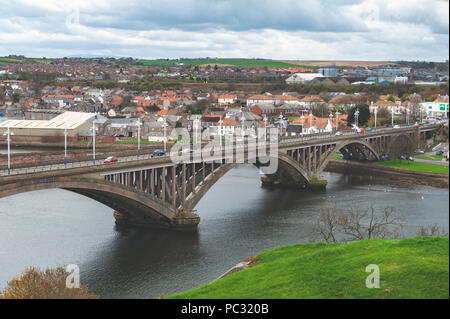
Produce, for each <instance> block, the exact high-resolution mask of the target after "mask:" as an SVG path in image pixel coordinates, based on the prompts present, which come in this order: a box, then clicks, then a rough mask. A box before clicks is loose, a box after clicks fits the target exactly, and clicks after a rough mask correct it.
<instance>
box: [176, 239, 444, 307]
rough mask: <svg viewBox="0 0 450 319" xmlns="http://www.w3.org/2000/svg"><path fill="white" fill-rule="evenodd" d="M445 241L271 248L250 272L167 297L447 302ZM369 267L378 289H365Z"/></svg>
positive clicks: (372, 242)
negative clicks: (376, 269)
mask: <svg viewBox="0 0 450 319" xmlns="http://www.w3.org/2000/svg"><path fill="white" fill-rule="evenodd" d="M448 251H449V241H448V237H416V238H408V239H399V240H382V239H375V240H364V241H358V242H352V243H348V244H340V243H333V244H325V243H308V244H300V245H294V246H288V247H281V248H274V249H270V250H267V251H264V252H262V253H260V254H259V255H257V256H256V259H257V263H256V264H255V265H253V266H251V267H250V268H248V269H245V270H242V271H239V272H236V273H234V274H231V275H229V276H227V277H225V278H222V279H220V280H217V281H214V282H212V283H210V284H207V285H204V286H201V287H199V288H196V289H193V290H190V291H187V292H184V293H179V294H175V295H172V296H169V297H168V298H180V299H181V298H182V299H200V298H205V299H237V298H241V299H263V298H264V299H266V298H274V299H287V298H295V299H303V298H315V299H316V298H394V299H395V298H446V299H448V298H449V292H448V286H449V254H448ZM370 264H376V265H378V267H379V269H380V288H379V289H377V288H373V289H368V288H367V287H366V285H365V281H366V278H367V276H368V275H369V273H366V271H365V269H366V267H367V266H368V265H370Z"/></svg>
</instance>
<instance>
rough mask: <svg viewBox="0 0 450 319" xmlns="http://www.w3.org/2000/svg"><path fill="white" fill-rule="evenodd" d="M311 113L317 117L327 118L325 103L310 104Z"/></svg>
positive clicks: (327, 111)
mask: <svg viewBox="0 0 450 319" xmlns="http://www.w3.org/2000/svg"><path fill="white" fill-rule="evenodd" d="M311 112H312V114H313V115H314V116H317V117H327V116H328V113H329V110H328V106H327V104H326V103H321V102H313V103H311Z"/></svg>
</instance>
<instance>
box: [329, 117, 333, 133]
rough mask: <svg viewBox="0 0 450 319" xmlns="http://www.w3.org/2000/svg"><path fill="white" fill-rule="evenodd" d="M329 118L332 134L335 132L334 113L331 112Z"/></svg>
mask: <svg viewBox="0 0 450 319" xmlns="http://www.w3.org/2000/svg"><path fill="white" fill-rule="evenodd" d="M329 118H330V128H331V130H330V136H331V135H332V134H333V113H331V112H330V115H329Z"/></svg>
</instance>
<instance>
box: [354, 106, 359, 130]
mask: <svg viewBox="0 0 450 319" xmlns="http://www.w3.org/2000/svg"><path fill="white" fill-rule="evenodd" d="M358 119H359V109H356V112H355V126H356V127H358Z"/></svg>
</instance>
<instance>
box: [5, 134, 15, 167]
mask: <svg viewBox="0 0 450 319" xmlns="http://www.w3.org/2000/svg"><path fill="white" fill-rule="evenodd" d="M3 135H4V136H7V141H8V175H9V174H10V173H11V135H14V133H13V132H11V129H10V128H9V126H8V129H7V130H6V132H5V133H3Z"/></svg>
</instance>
